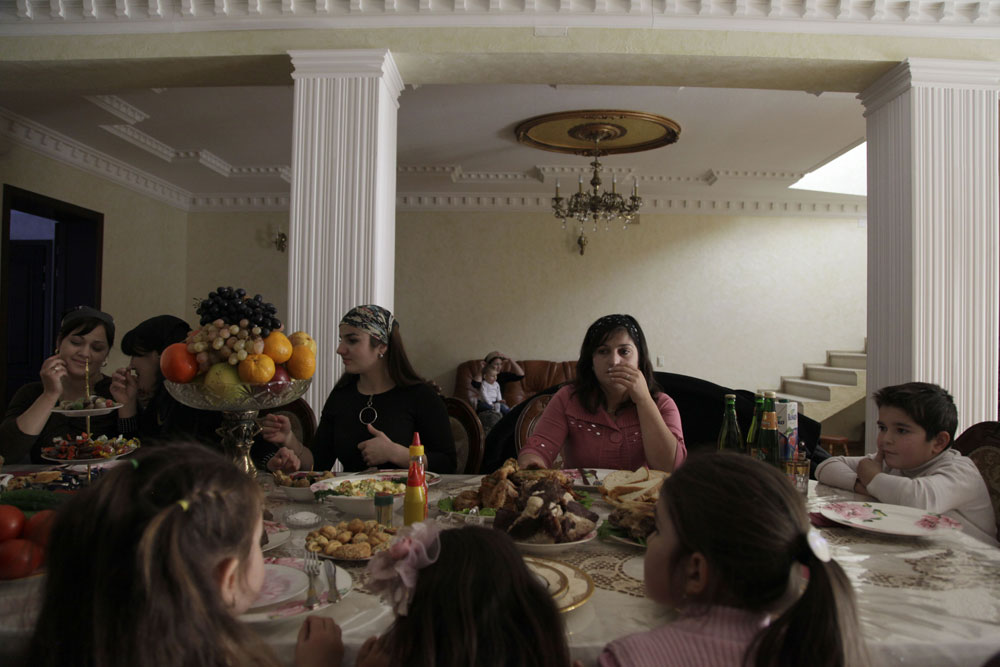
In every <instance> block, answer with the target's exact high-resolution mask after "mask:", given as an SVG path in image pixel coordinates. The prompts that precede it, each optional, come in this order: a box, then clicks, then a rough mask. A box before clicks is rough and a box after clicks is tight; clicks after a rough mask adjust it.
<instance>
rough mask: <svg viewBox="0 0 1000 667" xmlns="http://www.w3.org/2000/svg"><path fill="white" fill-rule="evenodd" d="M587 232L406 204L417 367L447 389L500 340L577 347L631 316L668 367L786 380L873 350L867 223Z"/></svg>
mask: <svg viewBox="0 0 1000 667" xmlns="http://www.w3.org/2000/svg"><path fill="white" fill-rule="evenodd" d="M588 236H589V238H590V243H589V245H588V246H587V248H586V254H585V255H584V256H582V257H581V256H580V254H579V252H578V251H577V249H576V246H575V238H576V234H575V232H573V231H571V230H567V231H565V232H564V231H562V230H561V229H560V226H559V223H558V222H556V221H555V220H553V219H552V218H551V216H549V215H548V214H543V213H538V214H524V213H474V214H472V213H423V212H421V213H413V212H399V213H397V216H396V243H397V245H396V260H397V264H396V311H397V315H398V317H399V319H400V321H401V324H402V327H403V328H402V332H403V337H404V340H405V342H406V345H407V350H408V351H409V353H410V356H411V358H412V360H413V363H414V365H415V366H416V368H417V370H418V371H419V372H420V373H422V374H424V375H426V376H430V377H432V378H434V379H435V380H436V381H437V382H438V383H439V384H440V385H441V386H442V387H443V388H444V389H445V391H446V392H447V393H449V394H450V393H451V391H452V388H453V386H454V369H455V366H456V365H457V364H458V363H459V362H461V361H464V360H467V359H474V358H478V357H481V356H482V355H484V354H485V353H486V352H488V351H489V350H491V349H493V348H499V349H501V350H503V351H504V352H506V353H507V354H509V355H511V356H512V357H513V358H515V359H553V360H568V359H576V357H577V356H578V354H579V349H580V343H581V341H582V339H583V334H584V331H585V330H586V328H587V326H588V325H589V324H590V323H591V322H592V321H593V320H595V319H596V318H598V317H600V316H601V315H605V314H608V313H613V312H627V313H631V314H632V315H634V316H635V317H636V318H637V319H638V320H639V322H640V324H641V325H642V326H643V329H644V331H645V332H646V336H647V339H648V341H649V347H650V354H651V355H652V356H653V360H654V364H655V361H656V359H655V357H656V356H662V357H664V361H665V363H664V364H663V366H662V367H660V368H658V369H657V370H667V371H671V372H676V373H682V374H686V375H693V376H697V377H700V378H704V379H707V380H711V381H713V382H717V383H719V384H723V385H726V386H731V387H734V388H745V389H756V388H759V387H760V388H764V387H766V388H774V387H777V386H778V385H779V383H780V376H782V375H791V376H798V375H801V374H802V364H803V363H822V362H825V360H826V350H828V349H858V350H860V349H862V348H863V345H864V336H865V303H866V291H865V284H866V273H867V271H866V230H865V229H864V228H863V227H861V226H859V224H858V222H857V221H856V220H831V219H815V220H814V219H799V218H752V217H748V218H737V217H720V216H651V215H649V216H643V217H642V222H641V225H640V226H638V227H633V228H631V229H629V230H627V231H622V230H620V229H617V230H615V229H613V230H611V231H609V232H604V231H603V230H600V231H598V232H596V233H590V232H588Z"/></svg>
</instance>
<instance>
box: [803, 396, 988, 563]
mask: <svg viewBox="0 0 1000 667" xmlns="http://www.w3.org/2000/svg"><path fill="white" fill-rule="evenodd" d="M873 398H874V399H875V404H876V405H877V406H878V451H877V452H876V453H874V454H869V455H868V456H847V457H845V456H835V457H832V458H829V459H827V460H826V461H824V462H823V463H821V464H820V465H819V466H818V467H817V468H816V479H817V480H819V481H820V482H822V483H823V484H828V485H830V486H836V487H838V488H841V489H848V490H853V491H854V492H856V493H862V494H866V495H869V496H873V497H874V498H875V499H877V500H879V501H881V502H884V503H891V504H894V505H906V506H909V507H917V508H920V509H925V510H927V511H930V512H935V513H938V514H946V515H948V516H950V517H952V518H954V519H956V520H958V521H961V522H962V526H963V528H964V530H965V532H967V533H969V534H970V535H973V536H974V537H976V538H978V539H980V540H982V541H984V542H987V543H988V544H993V545H996V544H997V539H996V538H997V526H996V517H995V516H994V514H993V505H992V504H991V503H990V495H989V491H988V490H987V488H986V483H985V482H984V481H983V477H982V475H981V474H980V472H979V469H978V468H977V467H976V464H975V463H973V462H972V460H970V459H969V458H967V457H965V456H962V454H961V453H960V452H957V451H955V450H954V449H952V448H951V443H952V441H953V440H954V439H955V430H956V428H957V426H958V411H957V410H956V409H955V403H954V401H953V399H952V397H951V395H950V394H949V393H948V392H947V391H945V390H944V389H942V388H941V387H939V386H938V385H936V384H930V383H927V382H907V383H906V384H901V385H895V386H891V387H883V388H882V389H880V390H878V391H876V392H875V394H874V395H873Z"/></svg>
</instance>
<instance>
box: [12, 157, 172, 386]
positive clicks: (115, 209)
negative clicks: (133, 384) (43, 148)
mask: <svg viewBox="0 0 1000 667" xmlns="http://www.w3.org/2000/svg"><path fill="white" fill-rule="evenodd" d="M0 182H3V183H8V184H10V185H13V186H16V187H19V188H22V189H24V190H30V191H31V192H36V193H38V194H41V195H45V196H46V197H52V198H55V199H59V200H62V201H65V202H68V203H70V204H75V205H77V206H82V207H84V208H88V209H92V210H95V211H98V212H100V213H103V214H104V261H103V282H104V286H103V289H102V292H101V307H102V308H103V310H105V311H106V312H108V313H111V315H112V316H113V317H114V318H115V324H116V329H117V331H118V334H117V340H116V341H115V350H114V352H113V354H112V356H111V357H109V360H108V367H109V368H116V367H118V366H120V365H122V364H123V363H125V362H126V359H125V357H124V356H123V355H122V354H121V351H120V348H118V343H119V341H120V340H121V335H122V334H124V333H125V332H126V331H127V330H128V329H130V328H132V327H133V326H135V325H136V324H138V323H139V322H141V321H142V320H143V319H145V318H147V317H151V316H153V315H160V314H163V313H170V314H174V315H178V316H183V314H184V283H185V280H186V275H185V253H186V249H187V215H186V213H185V212H183V211H180V210H178V209H176V208H173V207H170V206H168V205H166V204H162V203H160V202H158V201H155V200H153V199H150V198H149V197H146V196H144V195H140V194H138V193H136V192H133V191H132V190H129V189H128V188H124V187H122V186H119V185H116V184H114V183H111V182H110V181H106V180H104V179H102V178H99V177H97V176H94V175H92V174H90V173H87V172H84V171H81V170H79V169H76V168H74V167H70V166H67V165H65V164H62V163H60V162H56V161H55V160H51V159H49V158H47V157H44V156H42V155H39V154H38V153H35V152H34V151H30V150H28V149H26V148H23V147H20V146H18V145H17V144H8V145H7V147H6V151H5V152H3V154H2V155H0ZM185 319H186V318H185Z"/></svg>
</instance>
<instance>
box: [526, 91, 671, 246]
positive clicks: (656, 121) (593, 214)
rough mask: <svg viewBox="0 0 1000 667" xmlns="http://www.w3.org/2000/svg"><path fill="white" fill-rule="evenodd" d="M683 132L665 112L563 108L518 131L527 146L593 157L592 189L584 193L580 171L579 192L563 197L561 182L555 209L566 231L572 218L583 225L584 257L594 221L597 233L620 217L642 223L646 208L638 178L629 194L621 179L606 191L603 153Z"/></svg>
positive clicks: (642, 146)
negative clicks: (587, 231)
mask: <svg viewBox="0 0 1000 667" xmlns="http://www.w3.org/2000/svg"><path fill="white" fill-rule="evenodd" d="M680 132H681V128H680V125H678V124H677V123H675V122H674V121H672V120H670V119H669V118H664V117H663V116H657V115H656V114H651V113H644V112H641V111H620V110H609V109H595V110H584V111H560V112H558V113H550V114H545V115H543V116H535V117H534V118H529V119H528V120H526V121H524V122H522V123H520V124H519V125H518V126H517V128H515V130H514V134H515V136H517V140H518V141H519V142H520V143H522V144H525V145H526V146H531V147H533V148H538V149H541V150H545V151H553V152H555V153H572V154H574V155H586V156H589V157H592V158H594V160H593V162H591V163H590V166H591V169H592V176H591V179H590V190H589V191H586V192H585V191H584V189H583V176H582V175H581V176H580V180H579V184H578V185H579V190H578V191H577V192H576V193H574V194H573V196H572V197H570V198H569V201H567V200H566V199H565V198H564V197H561V196H560V195H559V181H558V180H557V181H556V196H555V197H553V198H552V211H553V213H554V214H555V216H556V217H557V218H559V219H560V220H561V221H562V224H563V229H565V228H566V220H567V219H572V220H576V221H577V222H579V223H580V236H579V238H577V245H579V246H580V254H581V255H582V254H583V251H584V248H585V247H586V245H587V243H588V241H587V237H586V235H585V234H584V226H585V225H586V224H587V223H593V228H594V231H597V225H598V223H600V222H603V223H604V228H605V229H608V228H609V224H610V223H611V222H615V221H621V222H622V224H623V228H625V229H628V226H629V224H632V223H633V222H638V220H637V217H638V215H637V214H638V212H639V209H640V208H641V207H642V198H641V197H640V196H639V184H638V182H637V181H636V180H634V179H633V181H632V194H631V196H629V197H628V198H625V197H623V196H622V195H620V194H618V192H617V189H618V179H617V177H614V178H612V180H611V191H610V192H606V191H602V189H601V176H600V174H601V161H600V157H601V156H602V155H615V154H618V153H638V152H639V151H648V150H652V149H654V148H660V147H661V146H668V145H670V144H672V143H674V142H675V141H677V137H678V135H679V134H680Z"/></svg>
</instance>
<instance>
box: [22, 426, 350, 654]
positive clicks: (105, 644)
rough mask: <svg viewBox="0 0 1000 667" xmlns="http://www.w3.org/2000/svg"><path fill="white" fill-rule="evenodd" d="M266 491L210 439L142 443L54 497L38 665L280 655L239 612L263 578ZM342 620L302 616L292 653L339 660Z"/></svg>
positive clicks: (32, 649) (35, 648)
mask: <svg viewBox="0 0 1000 667" xmlns="http://www.w3.org/2000/svg"><path fill="white" fill-rule="evenodd" d="M261 501H262V498H261V493H260V490H259V487H258V486H257V484H256V482H255V481H254V480H253V479H251V478H250V477H248V476H247V475H246V474H245V473H243V472H241V471H240V470H239V469H237V468H236V466H234V465H233V464H232V462H230V461H227V460H226V459H225V458H223V457H222V456H221V455H219V454H217V453H215V452H213V451H211V450H209V449H208V448H206V447H203V446H200V445H195V444H189V443H174V444H171V445H170V446H169V447H151V448H149V449H146V448H143V449H142V450H140V451H139V452H138V453H136V454H135V455H134V456H132V457H129V458H128V459H126V460H124V461H123V462H121V463H120V464H119V465H118V466H117V467H116V468H115V469H114V470H112V471H111V472H109V473H108V474H106V475H104V476H103V477H102V478H101V479H100V480H99V481H98V482H96V483H95V484H94V485H93V486H92V487H90V488H88V489H86V490H85V491H81V492H80V493H79V494H77V495H76V496H74V497H73V498H72V499H70V500H69V501H67V502H66V503H65V504H64V505H62V506H61V507H60V509H59V513H58V515H57V517H56V519H55V522H54V524H53V526H52V533H51V537H50V541H49V551H48V553H49V562H48V564H47V565H48V574H47V579H46V582H45V600H44V602H43V606H42V611H41V614H40V615H39V618H38V622H37V624H36V627H35V633H34V636H33V637H32V639H31V642H30V645H29V647H28V655H27V659H26V662H25V664H28V665H33V666H34V667H39V666H42V667H48V666H51V667H55V666H57V665H58V666H59V667H71V666H74V665H80V666H83V665H88V666H91V665H92V666H95V667H119V666H120V667H127V666H134V665H157V666H165V665H177V666H181V665H198V666H199V667H215V666H218V667H223V666H231V667H235V666H237V665H239V666H240V667H254V666H258V665H259V666H263V665H267V666H269V667H270V666H275V667H276V666H277V665H280V664H281V663H280V662H279V661H278V659H277V658H276V657H275V655H274V654H273V653H272V651H271V650H270V648H269V647H268V646H267V645H266V644H264V643H263V642H262V641H261V640H260V638H259V637H258V636H257V635H256V634H255V633H254V632H253V631H252V630H251V629H250V628H248V627H246V626H245V625H243V623H241V622H240V621H239V619H238V618H237V617H238V616H239V615H240V614H242V613H243V612H245V611H246V610H247V609H248V608H249V607H250V606H251V604H252V603H253V601H254V600H255V599H256V597H257V595H258V593H259V592H260V590H261V586H262V585H263V582H264V572H265V570H264V559H263V555H262V554H261V547H260V541H261V530H262V527H263V526H262V521H261V519H262V513H261ZM342 653H343V644H342V643H341V640H340V629H339V628H337V627H336V624H334V622H333V620H332V619H328V618H319V617H309V618H307V619H306V622H305V623H304V624H303V628H302V630H301V631H300V633H299V644H298V646H297V647H296V650H295V658H296V661H295V664H296V665H297V666H298V667H305V666H307V665H325V664H338V663H339V659H340V655H342Z"/></svg>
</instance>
